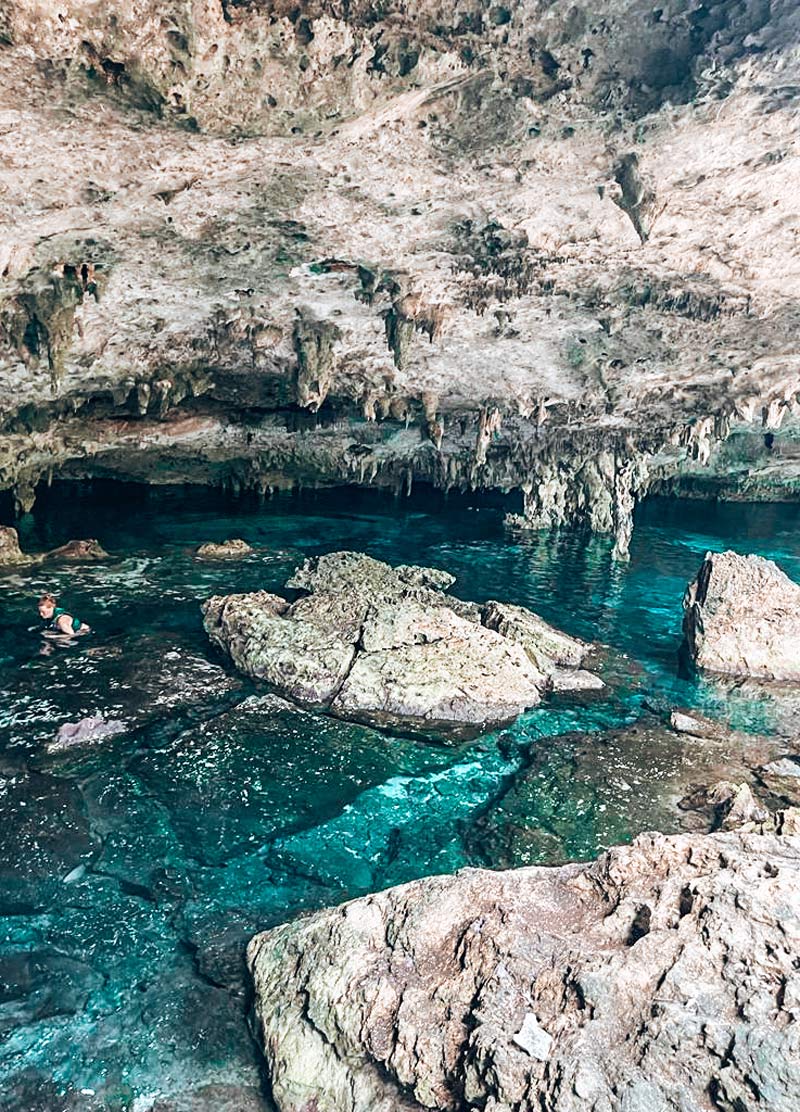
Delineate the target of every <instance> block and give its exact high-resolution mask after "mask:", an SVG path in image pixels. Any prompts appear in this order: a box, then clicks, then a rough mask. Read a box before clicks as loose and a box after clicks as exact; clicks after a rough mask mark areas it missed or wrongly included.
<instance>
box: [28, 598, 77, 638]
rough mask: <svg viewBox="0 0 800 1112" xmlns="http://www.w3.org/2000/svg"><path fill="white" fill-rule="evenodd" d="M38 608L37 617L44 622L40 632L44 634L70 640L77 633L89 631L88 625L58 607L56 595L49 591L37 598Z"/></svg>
mask: <svg viewBox="0 0 800 1112" xmlns="http://www.w3.org/2000/svg"><path fill="white" fill-rule="evenodd" d="M38 609H39V617H40V618H41V619H42V621H43V622H44V628H43V629H42V633H43V634H44V635H45V636H49V637H53V638H55V637H57V638H58V639H59V641H60V640H62V639H67V640H72V638H73V637H77V636H78V635H79V634H82V633H88V632H89V626H88V625H86V623H85V622H82V621H81V620H80V618H75V617H73V615H72V614H70V613H69V612H68V611H67V610H64V609H63V608H62V607H60V606H59V605H58V599H57V598H56V596H55V595H51V594H50V593H49V592H48V593H47V594H44V595H42V597H41V598H40V599H39V604H38Z"/></svg>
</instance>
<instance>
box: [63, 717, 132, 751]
mask: <svg viewBox="0 0 800 1112" xmlns="http://www.w3.org/2000/svg"><path fill="white" fill-rule="evenodd" d="M126 729H127V726H126V725H125V723H124V722H120V721H119V720H118V719H114V718H111V719H106V718H103V716H102V715H94V716H92V717H89V718H82V719H81V720H80V722H65V723H64V725H63V726H59V728H58V732H57V733H56V736H55V737H54V738H53V740H52V741H51V742H50V744H49V745H48V747H47V748H48V750H49V751H50V752H57V751H58V750H59V749H68V748H69V747H70V746H72V745H85V744H86V743H87V742H95V741H102V740H103V738H108V737H114V736H115V735H116V734H122V733H124V732H125V730H126Z"/></svg>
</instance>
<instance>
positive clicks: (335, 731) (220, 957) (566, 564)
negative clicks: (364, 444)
mask: <svg viewBox="0 0 800 1112" xmlns="http://www.w3.org/2000/svg"><path fill="white" fill-rule="evenodd" d="M503 509H504V507H502V506H500V505H499V504H482V505H472V506H470V505H469V504H468V503H466V502H465V501H464V500H455V501H453V502H451V503H447V502H445V501H442V500H432V499H431V500H428V501H425V500H424V499H412V500H411V501H406V500H401V501H397V502H393V501H391V500H388V499H385V498H381V497H377V496H374V495H373V494H370V493H364V494H359V493H353V492H347V493H345V494H341V493H338V494H337V493H332V494H329V495H325V496H321V495H320V496H307V497H303V498H294V497H279V498H276V499H274V500H272V501H267V502H258V501H257V500H255V499H253V500H249V499H243V500H239V501H230V500H226V499H223V498H221V497H220V496H217V495H215V494H213V493H210V492H208V491H192V490H188V491H186V490H165V491H161V492H159V491H144V490H141V489H139V488H135V487H131V488H127V487H118V486H117V487H107V488H103V487H102V486H100V487H97V486H96V487H94V488H88V487H75V488H73V487H68V486H64V485H62V486H56V487H54V489H53V491H52V492H51V494H50V495H49V496H47V497H46V498H45V499H43V500H42V501H41V502H40V503H39V505H38V506H37V509H36V512H35V514H34V515H31V516H28V517H26V518H25V519H24V520H23V521H22V522H21V523H20V533H21V539H22V544H23V547H24V548H26V549H27V550H29V551H34V550H37V549H45V548H49V547H54V546H55V545H57V544H61V543H63V542H64V541H66V540H68V539H70V538H71V537H80V536H87V535H89V536H96V537H97V538H98V539H99V540H100V542H101V544H102V545H103V546H104V547H105V548H106V549H107V550H108V552H109V553H110V554H111V559H110V560H109V561H108V562H104V563H100V564H94V565H76V566H65V565H52V566H51V565H41V566H37V567H33V568H30V569H17V570H14V571H11V572H10V573H9V574H6V575H2V576H0V606H1V607H2V612H3V623H2V625H0V801H2V813H3V820H4V823H3V833H2V838H1V839H0V986H1V987H0V1032H2V1035H3V1040H2V1049H0V1090H2V1096H1V1097H0V1109H6V1108H8V1109H12V1108H13V1109H26V1110H31V1112H35V1110H36V1109H41V1110H42V1112H45V1110H47V1109H50V1108H53V1109H55V1108H80V1109H81V1110H82V1112H86V1110H88V1112H94V1110H95V1109H97V1110H100V1109H114V1108H119V1109H123V1108H126V1109H133V1108H135V1109H136V1110H137V1112H144V1110H145V1109H147V1108H150V1107H152V1106H153V1105H154V1104H155V1103H157V1101H158V1100H159V1099H161V1097H165V1098H166V1097H168V1096H169V1095H170V1094H173V1095H174V1094H178V1093H184V1094H185V1093H187V1092H190V1091H196V1090H198V1089H199V1088H201V1087H203V1086H216V1087H217V1089H216V1090H214V1091H215V1092H217V1093H219V1092H220V1091H222V1090H221V1089H220V1088H219V1087H220V1086H221V1087H223V1088H224V1089H225V1091H226V1092H241V1094H246V1102H247V1103H246V1102H245V1096H244V1095H243V1096H242V1099H241V1105H242V1107H247V1108H253V1107H260V1106H261V1105H262V1104H263V1107H264V1108H267V1107H268V1105H267V1103H266V1101H261V1098H260V1097H258V1095H257V1094H258V1092H259V1086H260V1075H259V1069H260V1065H259V1055H258V1052H257V1050H256V1048H255V1047H254V1045H253V1044H252V1042H251V1040H250V1037H249V1034H248V1029H247V1024H246V1014H247V1009H248V1004H249V1001H248V997H247V981H246V978H245V975H244V964H243V962H244V958H243V953H244V946H245V944H246V942H247V940H248V939H249V938H250V937H251V936H252V935H253V933H255V932H256V931H258V930H260V929H264V928H266V927H269V926H272V925H274V924H276V923H279V922H281V921H283V920H285V919H286V918H289V917H293V916H295V915H298V914H302V913H304V912H306V911H308V910H312V909H314V908H318V907H320V906H323V905H327V904H333V903H337V902H340V901H342V900H345V899H348V898H351V897H353V896H357V895H361V894H362V893H364V892H367V891H371V890H375V889H378V888H383V887H386V886H388V885H391V884H396V883H401V882H404V881H407V880H411V879H413V878H415V877H418V876H420V875H425V874H431V873H435V872H451V871H453V870H455V869H458V868H461V867H463V866H465V865H470V864H478V865H483V866H489V867H505V866H510V865H520V864H528V863H554V862H561V861H565V860H570V859H580V858H588V857H591V856H593V855H595V854H596V853H597V852H599V851H600V850H601V849H602V848H604V847H605V846H606V845H609V844H612V843H613V842H616V841H624V840H627V839H629V838H632V837H634V836H635V835H636V834H637V833H638V832H639V831H641V830H643V829H646V828H648V827H651V826H657V827H659V828H662V829H670V828H675V829H677V828H678V825H679V824H681V823H683V822H684V821H685V820H684V818H681V817H680V816H681V812H679V810H678V809H677V807H676V804H677V801H678V797H679V796H680V794H681V793H682V792H685V791H686V785H687V782H688V783H689V784H691V782H692V778H693V777H695V776H696V777H697V780H698V782H702V778H703V777H704V776H707V775H709V774H710V771H711V770H715V769H717V768H723V769H731V770H735V769H737V768H738V767H739V765H740V764H741V763H742V762H743V761H744V760H745V757H747V760H751V761H752V760H753V759H755V758H753V756H752V754H749V753H748V754H746V753H745V752H744V750H745V749H746V747H747V744H746V742H744V741H740V742H737V743H736V745H733V746H729V747H728V748H725V747H724V746H722V747H717V748H716V749H715V748H714V746H713V745H711V743H707V744H703V745H701V746H698V745H697V743H696V742H692V743H691V745H689V744H688V743H687V742H686V741H685V740H682V739H680V738H678V737H677V735H674V734H671V733H669V732H668V731H665V730H664V729H663V727H662V725H661V723H662V720H663V717H664V715H665V714H666V713H667V712H668V710H669V709H670V708H671V707H674V706H683V707H689V708H691V707H694V708H697V709H699V710H703V711H705V712H708V713H712V714H713V715H715V716H717V717H720V718H722V719H724V720H725V721H727V722H730V723H731V724H733V725H735V726H737V727H739V728H742V729H744V730H749V731H750V732H751V733H763V734H766V735H769V736H770V737H772V738H774V739H776V744H777V741H778V740H779V739H780V738H781V736H783V735H785V736H786V737H789V736H790V735H791V733H792V731H794V733H795V734H796V733H797V726H798V721H799V720H798V707H797V705H796V702H795V698H796V696H795V697H792V696H791V695H790V694H787V695H785V697H784V696H780V697H775V696H774V695H773V694H771V693H769V692H767V691H765V690H764V689H763V688H757V687H756V688H752V687H748V686H746V685H734V686H732V685H728V684H720V683H716V682H712V681H708V680H703V679H700V678H698V677H696V676H685V675H682V674H681V673H680V670H679V661H678V649H679V645H680V639H681V636H680V626H681V617H682V610H681V598H682V595H683V591H684V589H685V586H686V584H687V583H688V582H689V580H690V579H692V578H693V576H694V575H695V573H696V571H697V569H698V567H699V565H700V561H701V560H702V557H703V555H704V554H705V552H706V550H707V549H715V550H721V549H725V548H734V549H736V550H737V551H751V552H759V553H761V554H763V555H766V556H769V557H770V558H773V559H776V560H778V562H779V563H780V565H781V566H782V567H783V568H784V570H786V571H787V572H788V573H789V574H790V575H792V576H794V577H795V578H796V579H798V580H800V507H796V506H794V507H792V506H767V507H754V506H746V505H737V506H723V507H714V506H711V505H708V504H700V503H692V502H677V501H668V500H657V501H653V502H651V503H648V504H646V505H645V506H643V507H641V508H640V511H639V513H638V521H637V527H636V531H635V533H634V538H633V545H632V552H631V562H630V564H628V565H620V564H616V563H614V562H613V561H612V559H611V542H610V541H609V539H608V538H601V537H591V536H589V535H587V534H585V533H583V532H578V531H569V530H562V531H557V532H554V533H548V534H543V535H532V536H530V537H524V538H523V537H509V536H507V535H506V534H505V533H504V531H503V527H502V517H503ZM229 537H242V538H244V539H245V540H247V541H249V542H250V543H251V544H252V545H253V546H254V549H255V551H254V553H253V555H252V556H250V557H247V558H246V559H244V560H241V561H236V562H232V563H210V562H207V563H204V562H202V561H199V560H197V559H196V558H195V556H194V550H195V549H196V547H197V546H198V545H199V544H200V543H202V542H205V541H222V540H225V539H227V538H229ZM339 548H351V549H359V550H363V551H366V552H369V553H370V554H371V555H373V556H376V557H378V558H381V559H385V560H389V561H391V562H393V563H422V564H428V565H432V566H436V567H441V568H445V569H447V570H449V571H451V572H453V573H454V574H456V576H457V577H458V578H457V582H456V585H455V588H454V592H455V593H457V594H460V595H461V596H462V597H464V598H468V599H474V600H478V601H484V600H486V599H488V598H497V599H501V600H505V601H509V602H514V603H519V604H522V605H526V606H530V607H532V608H533V609H535V610H536V611H537V612H539V613H540V614H542V616H543V617H545V618H546V619H548V620H549V621H552V622H553V623H554V624H556V625H558V626H560V627H561V628H563V629H564V630H566V631H567V632H569V633H572V634H575V635H577V636H580V637H584V638H587V639H590V640H597V641H601V642H603V643H605V644H606V645H607V646H609V651H608V654H607V658H606V662H605V669H606V672H605V674H606V678H607V680H608V687H607V689H606V691H605V692H603V693H602V694H601V695H599V696H598V695H591V696H587V697H585V698H583V699H575V698H567V697H560V698H558V699H553V700H551V701H549V702H547V703H545V704H543V705H542V706H541V707H540V708H536V709H534V710H533V711H531V712H529V713H528V714H525V715H523V716H521V717H520V718H519V719H518V721H517V722H516V723H515V724H514V725H513V726H512V727H510V728H509V729H507V730H505V731H500V732H497V733H494V734H491V735H489V736H487V737H484V738H480V739H478V740H476V741H474V742H471V743H469V744H465V745H461V746H455V747H445V746H442V745H440V744H438V743H436V742H435V741H433V740H432V739H425V738H417V739H408V738H403V737H396V736H392V735H390V734H387V733H381V732H378V731H375V730H370V729H368V728H366V727H362V726H358V725H354V724H349V723H343V722H338V721H336V720H334V719H332V718H329V717H326V716H324V715H318V714H314V713H310V712H308V711H301V710H298V709H297V708H294V707H292V706H290V705H288V704H286V703H283V702H282V701H280V700H278V699H276V698H275V697H274V696H270V695H268V694H266V693H265V692H264V691H262V690H260V689H259V688H258V686H257V685H254V684H252V683H249V682H248V681H245V680H243V679H242V678H241V677H238V676H236V675H235V674H234V672H233V671H232V670H231V668H230V667H229V666H228V664H227V663H226V662H225V660H223V659H222V657H221V656H219V655H217V654H216V653H215V652H213V651H212V650H211V649H210V646H209V645H208V643H207V639H206V637H205V635H204V633H203V630H202V625H201V621H200V612H199V603H200V601H201V600H202V599H203V598H205V597H207V596H209V595H210V594H214V593H229V592H232V591H249V590H255V589H267V590H280V589H281V587H282V584H283V582H284V581H285V579H286V578H287V577H288V576H289V575H290V574H291V572H292V571H293V569H294V568H295V567H296V566H297V564H298V563H299V562H300V561H301V560H302V559H303V558H305V557H306V556H308V555H314V554H318V553H322V552H326V551H332V550H335V549H339ZM44 589H50V590H55V591H57V592H58V593H60V594H61V596H62V599H63V602H64V604H65V605H66V606H67V607H68V608H70V609H74V610H75V611H76V612H77V613H79V614H80V615H81V617H82V618H83V619H84V620H85V621H88V622H89V623H90V624H91V625H92V627H93V629H94V632H93V634H92V635H91V636H90V637H89V638H87V639H86V640H85V641H83V642H81V643H80V644H79V645H77V646H74V647H71V648H67V649H54V650H53V651H52V652H47V653H45V654H42V652H41V649H42V643H41V638H40V635H39V630H38V622H37V616H36V613H35V600H36V596H37V594H38V593H39V592H40V591H41V590H44ZM91 716H94V717H97V718H101V717H102V718H103V719H104V720H106V721H113V723H114V724H115V732H114V733H113V734H110V735H109V736H106V737H98V738H97V739H96V740H91V739H90V740H88V741H87V742H86V743H84V744H83V745H80V744H79V745H74V744H70V743H69V740H68V739H67V740H64V738H65V735H64V733H63V731H62V734H61V735H60V739H59V730H62V727H65V726H68V725H69V724H70V723H75V722H77V721H79V720H81V719H85V718H88V717H91ZM753 744H754V745H756V744H757V745H762V744H765V743H763V742H761V741H758V742H755V741H754V743H753ZM209 1091H210V1090H209ZM254 1093H255V1094H256V1095H255V1096H254ZM197 1099H198V1100H199V1099H200V1098H197ZM204 1099H205V1098H204ZM207 1099H208V1100H209V1101H212V1100H213V1099H216V1098H212V1097H208V1098H207ZM253 1101H255V1102H256V1103H255V1104H254V1103H253ZM207 1106H208V1107H209V1108H211V1107H213V1103H211V1104H208V1105H207ZM195 1107H203V1105H202V1104H199V1105H195Z"/></svg>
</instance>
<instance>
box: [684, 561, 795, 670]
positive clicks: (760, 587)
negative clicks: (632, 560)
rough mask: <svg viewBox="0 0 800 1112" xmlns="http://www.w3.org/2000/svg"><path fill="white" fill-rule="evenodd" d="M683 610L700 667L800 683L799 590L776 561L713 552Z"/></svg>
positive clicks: (689, 642) (686, 630) (688, 637)
mask: <svg viewBox="0 0 800 1112" xmlns="http://www.w3.org/2000/svg"><path fill="white" fill-rule="evenodd" d="M683 605H684V610H685V614H684V619H683V631H684V634H685V636H686V642H687V645H688V648H689V652H690V653H691V656H692V658H693V660H694V661H695V663H696V664H697V666H698V668H702V669H705V670H707V671H709V672H718V673H722V674H726V675H733V676H753V677H757V678H759V679H766V680H784V681H787V680H789V681H800V585H798V584H797V583H795V582H794V581H793V580H791V579H789V577H788V576H787V575H786V574H785V573H784V572H782V571H781V570H780V568H779V567H778V566H777V565H776V564H774V563H773V562H772V561H771V560H765V559H763V557H761V556H739V555H737V553H735V552H721V553H720V552H708V553H707V554H706V558H705V560H704V562H703V565H702V567H701V568H700V571H699V572H698V574H697V577H696V578H695V580H694V581H693V582H692V583H690V584H689V587H688V588H687V591H686V596H685V598H684V602H683Z"/></svg>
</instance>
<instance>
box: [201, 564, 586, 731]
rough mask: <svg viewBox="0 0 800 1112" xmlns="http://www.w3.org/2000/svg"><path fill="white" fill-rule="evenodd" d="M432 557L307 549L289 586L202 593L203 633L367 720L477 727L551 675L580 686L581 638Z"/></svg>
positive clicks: (502, 718)
mask: <svg viewBox="0 0 800 1112" xmlns="http://www.w3.org/2000/svg"><path fill="white" fill-rule="evenodd" d="M453 581H454V577H453V576H451V575H449V574H448V573H447V572H443V571H439V570H438V569H436V568H421V567H414V566H408V565H402V566H399V567H396V568H392V567H391V566H390V565H389V564H385V563H383V562H381V561H380V560H374V559H373V558H372V557H370V556H366V555H364V554H363V553H359V552H332V553H328V554H327V555H324V556H320V557H315V558H312V559H310V560H307V561H306V562H305V564H304V565H303V567H302V568H300V570H299V571H298V572H296V573H295V575H294V576H293V577H292V578H291V579H289V580H288V581H287V584H286V585H287V587H290V588H304V589H308V590H310V591H311V593H310V594H308V595H306V596H304V597H303V598H301V599H299V600H298V601H297V602H295V603H293V604H292V605H289V603H288V602H286V600H285V599H283V598H281V597H280V596H278V595H272V594H269V593H268V592H266V591H257V592H254V593H252V594H245V595H228V596H219V595H215V596H213V597H212V598H210V599H208V600H207V601H206V602H205V603H203V607H202V609H203V618H204V625H205V629H206V632H207V633H208V635H209V637H210V638H211V640H212V642H213V643H214V644H215V645H217V646H218V647H220V648H222V649H224V650H225V651H226V652H227V653H228V654H229V655H230V657H231V659H232V660H233V662H234V664H235V665H236V666H237V668H239V669H240V670H241V671H243V672H244V673H245V674H247V675H249V676H251V677H253V678H255V679H261V680H265V681H266V682H267V683H269V684H270V685H271V686H272V687H274V688H276V689H277V690H278V691H279V692H280V693H281V694H284V695H289V696H290V697H292V698H294V699H297V700H298V701H300V702H302V703H307V704H311V705H315V706H321V707H326V708H327V709H329V710H330V711H331V713H333V714H335V715H337V716H339V717H342V718H350V719H354V720H356V721H365V722H368V723H370V724H372V725H378V726H385V727H390V728H391V727H397V728H403V727H405V728H414V727H417V728H422V729H424V730H426V731H428V730H430V731H432V732H434V733H437V732H441V733H443V734H445V735H446V734H448V733H454V732H455V733H456V734H458V733H460V732H463V730H464V729H467V730H469V731H471V732H473V733H474V732H476V731H478V732H479V731H480V730H482V729H486V728H489V727H491V726H493V725H499V724H501V723H503V722H509V721H511V720H512V719H514V718H516V716H517V715H518V714H520V713H521V712H522V711H523V710H525V709H526V708H528V707H532V706H535V705H536V704H537V703H538V702H539V701H540V699H541V696H542V693H543V692H544V691H545V690H547V689H548V688H551V687H552V686H553V685H554V682H555V679H556V677H557V679H558V686H559V690H562V691H563V690H570V689H572V688H582V687H584V686H585V680H586V677H587V676H588V677H589V678H590V680H592V681H593V682H594V684H595V685H598V684H599V686H600V687H602V686H603V683H602V680H600V679H599V677H594V676H592V675H591V673H587V672H583V671H581V672H576V671H575V670H574V669H572V670H570V669H566V668H561V667H559V666H560V665H562V664H572V665H577V664H580V663H581V661H583V659H584V657H586V656H587V654H588V653H589V651H590V648H591V646H589V645H587V644H585V643H584V642H581V641H578V640H576V639H574V638H571V637H568V636H567V635H566V634H564V633H560V632H559V631H558V630H556V629H553V627H552V626H549V625H548V624H547V623H546V622H545V621H543V620H542V619H541V618H539V617H538V616H537V615H535V614H533V613H531V612H530V611H529V610H526V609H525V608H524V607H521V606H503V604H501V603H495V602H491V603H489V604H488V605H487V606H486V607H484V608H481V607H479V606H478V605H477V604H475V603H470V602H464V601H462V600H461V599H458V598H456V597H455V596H450V595H446V594H445V593H444V590H446V588H447V587H449V586H450V585H451V583H452V582H453Z"/></svg>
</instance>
